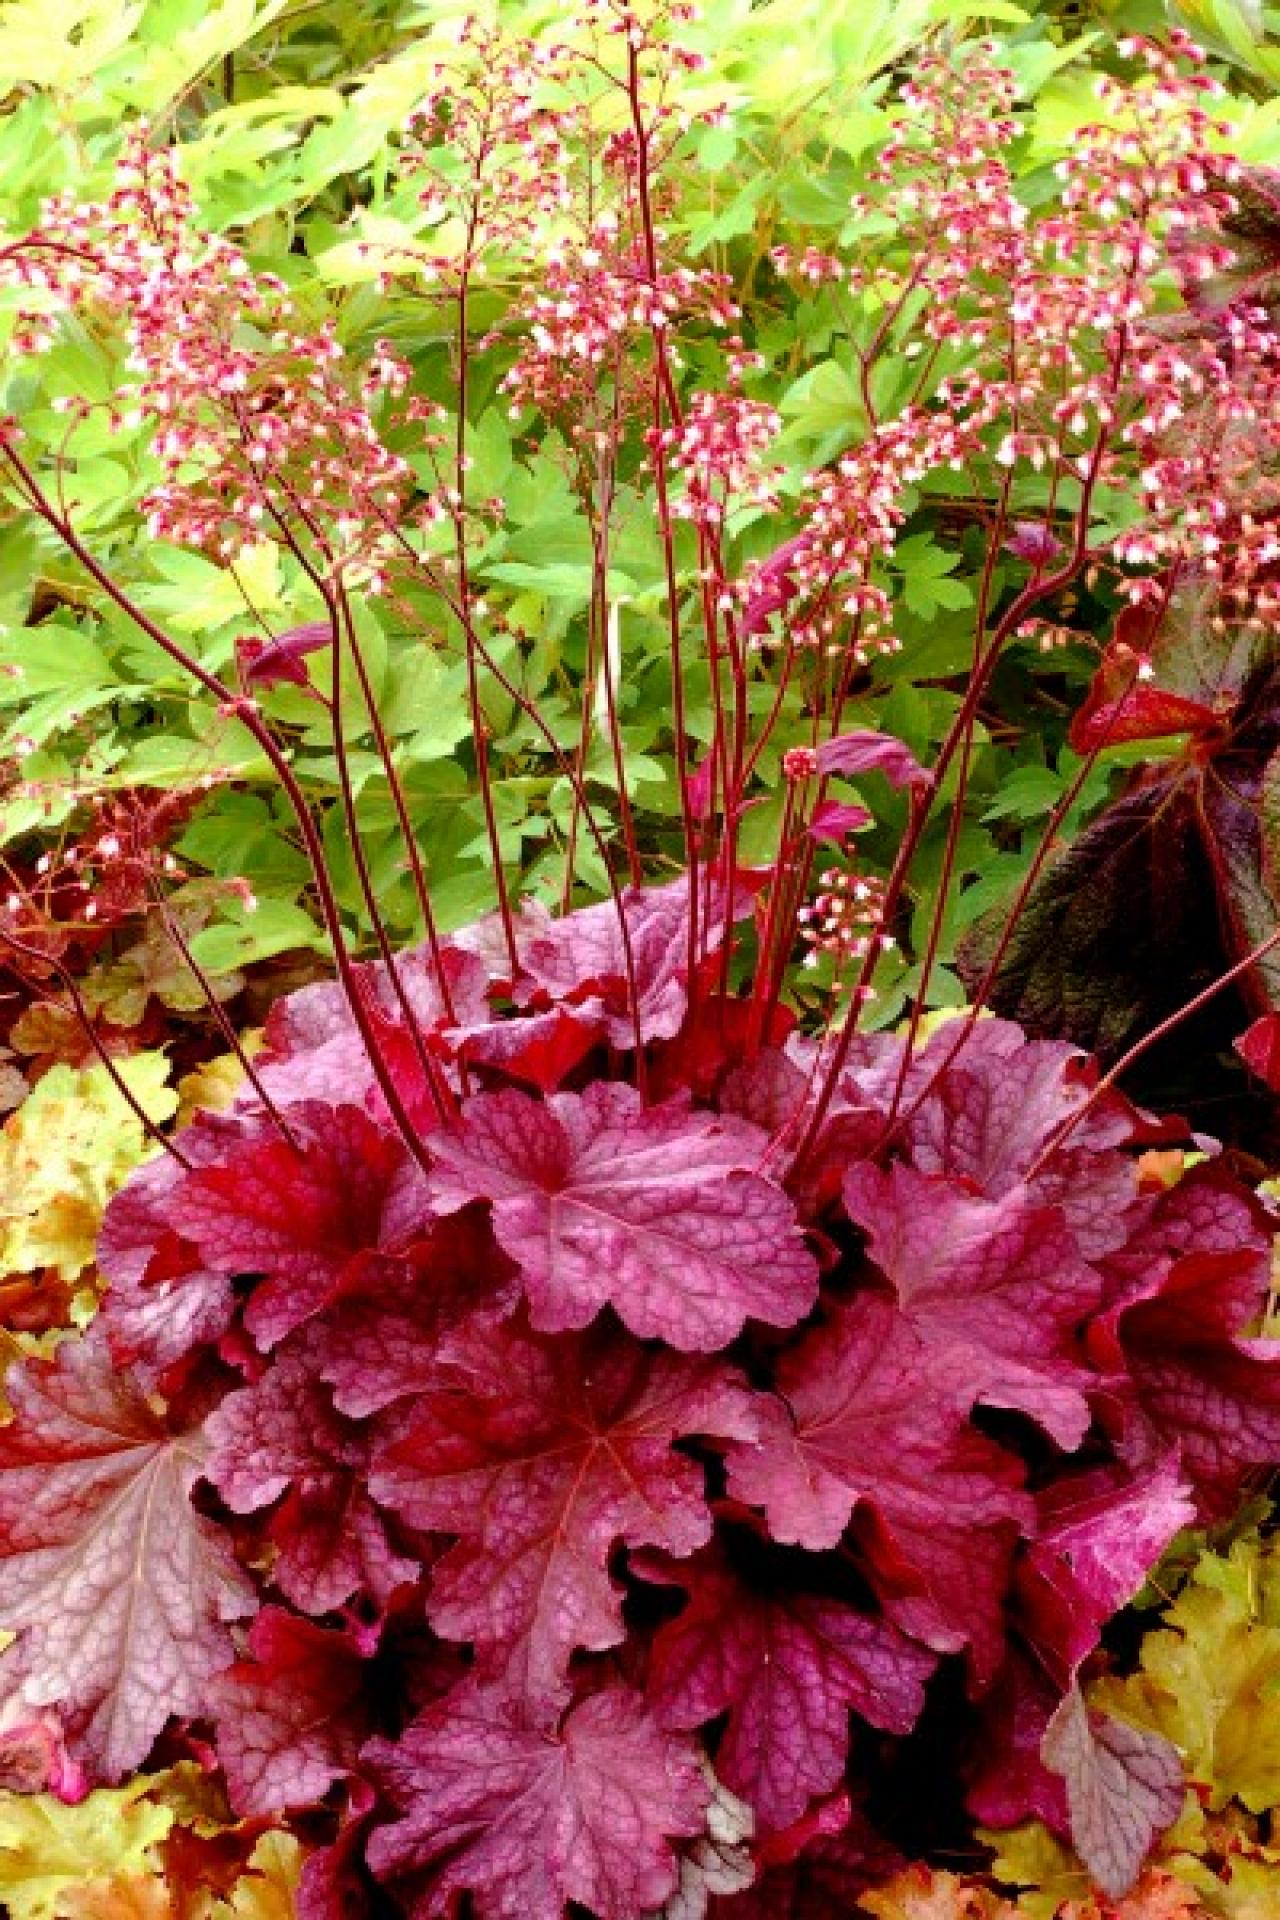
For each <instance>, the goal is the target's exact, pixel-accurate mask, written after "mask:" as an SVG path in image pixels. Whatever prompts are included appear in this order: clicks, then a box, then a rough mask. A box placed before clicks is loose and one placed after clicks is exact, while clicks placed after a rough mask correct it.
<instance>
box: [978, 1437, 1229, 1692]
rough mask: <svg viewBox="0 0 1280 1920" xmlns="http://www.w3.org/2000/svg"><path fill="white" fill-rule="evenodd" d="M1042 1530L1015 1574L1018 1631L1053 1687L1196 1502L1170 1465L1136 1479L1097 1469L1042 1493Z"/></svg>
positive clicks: (1089, 1648) (1128, 1596) (1091, 1644)
mask: <svg viewBox="0 0 1280 1920" xmlns="http://www.w3.org/2000/svg"><path fill="white" fill-rule="evenodd" d="M1037 1505H1038V1507H1039V1513H1040V1525H1039V1529H1038V1532H1037V1536H1036V1538H1035V1540H1034V1541H1032V1542H1031V1544H1030V1545H1029V1546H1028V1547H1027V1549H1026V1551H1025V1553H1024V1554H1023V1557H1022V1560H1021V1562H1020V1564H1019V1567H1018V1573H1017V1586H1016V1591H1017V1595H1018V1602H1019V1618H1020V1622H1021V1624H1022V1628H1023V1632H1024V1633H1025V1634H1026V1636H1027V1638H1028V1639H1029V1640H1030V1641H1031V1642H1032V1644H1033V1645H1034V1647H1035V1648H1036V1651H1037V1652H1038V1653H1039V1655H1040V1657H1041V1659H1042V1660H1044V1661H1046V1662H1047V1663H1049V1664H1050V1665H1051V1669H1052V1671H1054V1672H1055V1674H1056V1675H1057V1678H1058V1680H1059V1683H1060V1684H1061V1685H1064V1686H1065V1684H1066V1682H1067V1680H1068V1678H1069V1677H1070V1675H1071V1674H1073V1673H1074V1672H1075V1671H1076V1669H1077V1668H1078V1667H1079V1665H1080V1663H1081V1661H1082V1660H1084V1659H1085V1658H1086V1656H1087V1655H1088V1654H1090V1653H1092V1652H1093V1649H1094V1648H1095V1647H1096V1646H1097V1644H1098V1640H1099V1638H1100V1636H1101V1632H1102V1628H1103V1626H1104V1625H1105V1624H1106V1622H1107V1621H1108V1620H1110V1618H1111V1616H1112V1615H1113V1614H1114V1613H1117V1612H1118V1611H1119V1610H1120V1608H1121V1607H1122V1606H1124V1605H1125V1603H1126V1601H1129V1600H1132V1598H1133V1596H1134V1594H1135V1593H1137V1591H1138V1589H1139V1588H1140V1587H1141V1585H1142V1583H1143V1581H1144V1580H1145V1579H1146V1577H1147V1574H1148V1573H1149V1572H1150V1570H1151V1568H1152V1567H1153V1566H1154V1565H1155V1564H1156V1562H1157V1561H1158V1560H1159V1558H1160V1556H1161V1554H1162V1553H1163V1552H1164V1550H1165V1548H1166V1547H1167V1546H1168V1544H1169V1542H1170V1541H1171V1540H1172V1539H1173V1537H1174V1535H1175V1534H1176V1533H1177V1532H1179V1531H1180V1529H1181V1528H1183V1527H1186V1526H1189V1525H1190V1524H1191V1522H1192V1521H1193V1520H1194V1518H1195V1511H1196V1508H1195V1501H1194V1500H1193V1499H1192V1497H1191V1493H1190V1490H1189V1489H1188V1488H1187V1487H1186V1486H1184V1485H1183V1484H1182V1482H1181V1480H1180V1479H1179V1476H1178V1471H1177V1466H1176V1462H1175V1460H1174V1459H1172V1458H1170V1459H1168V1460H1165V1461H1163V1462H1161V1463H1160V1465H1158V1466H1157V1467H1156V1468H1155V1469H1154V1470H1153V1471H1151V1472H1149V1473H1145V1474H1142V1475H1140V1476H1137V1477H1133V1476H1130V1475H1128V1474H1126V1473H1125V1472H1124V1470H1123V1468H1119V1467H1097V1468H1095V1469H1094V1470H1093V1471H1092V1472H1089V1473H1082V1474H1075V1475H1073V1476H1072V1477H1071V1478H1069V1479H1066V1480H1060V1481H1058V1482H1056V1483H1055V1484H1053V1485H1050V1486H1048V1487H1046V1488H1045V1489H1044V1491H1043V1492H1042V1493H1041V1495H1040V1496H1039V1499H1038V1501H1037Z"/></svg>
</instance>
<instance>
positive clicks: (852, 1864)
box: [708, 1793, 906, 1920]
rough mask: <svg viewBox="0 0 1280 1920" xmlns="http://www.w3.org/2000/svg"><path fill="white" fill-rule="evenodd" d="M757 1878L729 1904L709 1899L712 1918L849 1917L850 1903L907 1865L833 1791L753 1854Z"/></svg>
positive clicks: (842, 1919) (816, 1919) (844, 1796)
mask: <svg viewBox="0 0 1280 1920" xmlns="http://www.w3.org/2000/svg"><path fill="white" fill-rule="evenodd" d="M755 1857H756V1864H757V1868H758V1877H757V1880H756V1883H755V1885H754V1886H753V1887H749V1888H748V1889H747V1891H746V1892H745V1893H743V1894H741V1895H739V1896H738V1897H737V1898H736V1899H734V1900H732V1901H730V1900H720V1899H713V1900H712V1902H711V1905H710V1907H709V1909H708V1912H709V1914H710V1916H711V1920H850V1917H851V1915H853V1914H854V1913H855V1912H856V1911H857V1906H856V1902H857V1898H858V1895H859V1894H860V1893H863V1892H864V1891H865V1890H866V1889H867V1888H868V1887H870V1886H874V1885H877V1884H878V1883H879V1882H880V1881H882V1880H887V1879H888V1877H889V1876H890V1874H893V1873H896V1872H897V1871H898V1870H899V1868H901V1867H904V1866H905V1865H906V1861H905V1860H904V1859H903V1857H902V1855H901V1854H900V1853H899V1852H898V1851H897V1849H896V1848H894V1847H892V1846H890V1844H889V1842H888V1841H887V1840H886V1839H885V1838H884V1837H883V1835H881V1834H879V1833H877V1832H876V1830H875V1828H874V1827H873V1826H872V1825H871V1822H870V1821H869V1820H868V1819H867V1817H866V1815H865V1813H864V1812H863V1811H862V1809H861V1807H856V1806H852V1805H851V1804H850V1800H849V1796H848V1794H846V1793H841V1794H836V1795H833V1797H832V1798H831V1799H830V1800H826V1801H824V1802H822V1804H821V1805H820V1806H817V1807H815V1808H814V1809H813V1810H812V1811H811V1812H809V1813H807V1814H806V1815H805V1817H804V1819H803V1820H799V1821H797V1822H796V1823H795V1825H794V1826H792V1827H789V1828H787V1830H786V1831H785V1832H783V1833H778V1834H766V1835H765V1836H764V1838H763V1840H762V1842H761V1843H760V1845H759V1846H758V1847H757V1848H756V1849H755Z"/></svg>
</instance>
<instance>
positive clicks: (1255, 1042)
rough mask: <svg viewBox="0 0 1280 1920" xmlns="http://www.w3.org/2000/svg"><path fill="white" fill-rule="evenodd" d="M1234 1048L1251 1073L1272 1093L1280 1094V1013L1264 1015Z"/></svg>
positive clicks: (1242, 1036)
mask: <svg viewBox="0 0 1280 1920" xmlns="http://www.w3.org/2000/svg"><path fill="white" fill-rule="evenodd" d="M1234 1046H1235V1050H1236V1052H1237V1053H1238V1054H1239V1055H1240V1058H1241V1059H1242V1060H1243V1061H1244V1063H1245V1065H1246V1067H1248V1069H1249V1071H1250V1073H1256V1074H1257V1076H1258V1078H1259V1080H1261V1081H1262V1083H1263V1085H1264V1086H1266V1087H1270V1089H1271V1091H1272V1093H1280V1013H1264V1014H1263V1015H1262V1016H1261V1018H1260V1019H1258V1020H1255V1021H1254V1022H1253V1024H1252V1026H1251V1027H1249V1028H1248V1029H1247V1030H1246V1031H1245V1032H1244V1033H1242V1034H1241V1035H1240V1037H1239V1039H1238V1040H1236V1041H1235V1042H1234Z"/></svg>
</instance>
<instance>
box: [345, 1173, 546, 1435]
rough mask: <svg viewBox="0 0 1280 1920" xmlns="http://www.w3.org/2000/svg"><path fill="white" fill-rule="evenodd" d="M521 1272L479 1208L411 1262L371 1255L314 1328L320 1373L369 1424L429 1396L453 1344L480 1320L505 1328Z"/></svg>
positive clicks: (443, 1224) (460, 1216) (441, 1231)
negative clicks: (437, 1365) (447, 1341)
mask: <svg viewBox="0 0 1280 1920" xmlns="http://www.w3.org/2000/svg"><path fill="white" fill-rule="evenodd" d="M518 1300H519V1288H518V1285H517V1282H516V1270H515V1267H514V1266H513V1265H512V1263H511V1261H510V1260H508V1258H507V1256H506V1255H505V1254H504V1253H503V1251H502V1249H501V1248H500V1247H498V1246H497V1245H495V1243H494V1238H493V1229H492V1227H491V1226H490V1224H489V1222H488V1220H487V1219H486V1218H485V1217H484V1216H483V1213H482V1211H481V1209H480V1208H478V1207H467V1208H465V1209H464V1210H463V1212H461V1213H456V1214H452V1215H449V1216H448V1217H446V1218H445V1219H443V1220H438V1221H436V1223H435V1224H434V1226H433V1227H432V1229H431V1234H430V1238H429V1239H427V1240H424V1241H422V1242H421V1243H420V1244H419V1245H417V1246H415V1247H414V1248H413V1249H412V1250H411V1252H410V1253H409V1254H408V1255H406V1256H405V1257H403V1258H395V1257H389V1256H386V1255H382V1254H369V1255H367V1256H365V1258H364V1259H363V1260H362V1261H360V1262H359V1263H358V1265H357V1266H356V1267H354V1268H352V1269H349V1270H348V1274H347V1278H346V1281H345V1282H344V1286H343V1292H342V1294H341V1296H340V1297H339V1299H338V1300H337V1301H336V1302H335V1304H334V1305H333V1306H332V1307H330V1308H329V1309H328V1311H327V1312H326V1313H324V1314H323V1315H321V1317H320V1318H319V1319H318V1320H316V1321H315V1322H314V1323H313V1326H314V1329H315V1331H314V1336H313V1339H312V1342H311V1351H312V1352H313V1353H314V1355H315V1356H316V1359H315V1364H316V1370H317V1372H318V1373H319V1375H320V1377H321V1379H323V1380H326V1381H328V1383H329V1385H330V1386H331V1387H332V1388H333V1400H334V1405H335V1406H336V1407H337V1408H338V1409H339V1411H340V1412H342V1413H345V1414H349V1415H350V1416H351V1417H352V1418H353V1419H356V1420H361V1419H364V1418H366V1417H367V1416H368V1415H369V1414H372V1413H381V1412H382V1410H383V1408H384V1407H389V1406H391V1405H392V1404H393V1402H394V1401H396V1400H404V1399H406V1398H408V1397H409V1396H410V1395H411V1394H415V1393H418V1392H420V1391H421V1389H422V1387H423V1385H424V1383H425V1382H426V1380H427V1378H428V1374H429V1372H430V1369H431V1367H432V1365H433V1363H434V1361H435V1359H436V1356H437V1354H438V1352H439V1350H440V1342H441V1340H442V1339H443V1338H444V1336H445V1334H446V1333H448V1332H449V1331H451V1330H452V1329H454V1328H456V1327H459V1326H461V1324H462V1323H463V1321H464V1320H468V1319H471V1318H472V1317H473V1316H475V1317H482V1318H485V1319H502V1318H504V1317H505V1316H506V1315H507V1314H509V1313H510V1312H511V1311H512V1310H513V1308H514V1307H515V1306H516V1305H517V1303H518Z"/></svg>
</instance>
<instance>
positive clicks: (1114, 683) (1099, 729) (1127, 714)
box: [1070, 640, 1222, 755]
mask: <svg viewBox="0 0 1280 1920" xmlns="http://www.w3.org/2000/svg"><path fill="white" fill-rule="evenodd" d="M1141 667H1142V659H1141V656H1140V655H1139V654H1136V653H1135V652H1134V651H1133V649H1132V648H1131V647H1130V646H1128V645H1127V644H1126V643H1125V642H1124V641H1123V640H1120V641H1116V642H1114V643H1113V644H1112V645H1111V646H1109V647H1108V648H1107V649H1106V651H1105V652H1104V654H1103V656H1102V664H1101V666H1100V667H1099V668H1098V671H1097V673H1096V674H1095V675H1094V677H1093V681H1092V684H1091V685H1090V688H1089V694H1088V698H1087V699H1086V701H1085V703H1084V705H1083V706H1082V707H1081V708H1080V710H1079V712H1078V713H1077V714H1076V715H1075V717H1074V718H1073V720H1072V722H1071V731H1070V740H1071V745H1072V747H1073V748H1074V750H1075V751H1076V752H1077V753H1078V754H1082V755H1083V754H1089V753H1093V752H1094V751H1096V749H1098V748H1099V747H1104V746H1107V747H1115V746H1119V745H1120V743H1121V742H1122V741H1125V740H1163V739H1166V738H1167V737H1168V736H1169V735H1170V734H1176V733H1190V734H1192V735H1193V736H1194V737H1196V738H1197V739H1204V738H1212V737H1213V736H1214V735H1216V734H1219V733H1221V731H1222V716H1221V715H1220V714H1219V713H1217V712H1216V711H1215V710H1214V708H1213V707H1208V706H1205V705H1204V703H1203V702H1202V701H1199V700H1188V699H1187V698H1186V697H1185V696H1184V695H1182V694H1178V693H1170V692H1168V691H1167V690H1166V689H1165V688H1163V687H1158V686H1155V685H1154V684H1152V683H1151V682H1149V681H1147V680H1144V679H1142V678H1141Z"/></svg>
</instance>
